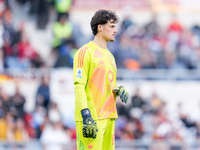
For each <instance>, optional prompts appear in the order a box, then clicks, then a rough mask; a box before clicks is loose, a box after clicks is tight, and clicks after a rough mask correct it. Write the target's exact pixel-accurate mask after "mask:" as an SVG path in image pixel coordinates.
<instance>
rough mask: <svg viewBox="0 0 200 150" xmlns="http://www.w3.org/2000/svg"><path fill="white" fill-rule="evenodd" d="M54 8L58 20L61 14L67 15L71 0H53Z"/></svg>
mask: <svg viewBox="0 0 200 150" xmlns="http://www.w3.org/2000/svg"><path fill="white" fill-rule="evenodd" d="M54 5H55V9H56V12H57V17H58V20H59V18H60V17H61V16H62V15H67V16H69V10H70V8H71V5H72V0H62V1H60V0H54Z"/></svg>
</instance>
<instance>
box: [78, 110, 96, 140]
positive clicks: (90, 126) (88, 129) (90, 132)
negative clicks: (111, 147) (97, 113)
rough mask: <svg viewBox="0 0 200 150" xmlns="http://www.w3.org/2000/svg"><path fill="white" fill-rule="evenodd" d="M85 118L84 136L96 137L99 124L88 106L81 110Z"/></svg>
mask: <svg viewBox="0 0 200 150" xmlns="http://www.w3.org/2000/svg"><path fill="white" fill-rule="evenodd" d="M81 115H82V118H83V137H85V138H93V139H95V138H96V136H97V132H98V129H97V124H96V122H95V121H94V120H93V119H92V117H91V113H90V110H89V109H88V108H86V109H83V110H81Z"/></svg>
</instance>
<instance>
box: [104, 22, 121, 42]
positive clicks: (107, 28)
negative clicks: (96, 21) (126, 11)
mask: <svg viewBox="0 0 200 150" xmlns="http://www.w3.org/2000/svg"><path fill="white" fill-rule="evenodd" d="M111 22H112V20H111ZM111 22H110V21H108V23H106V24H104V25H102V30H101V34H102V37H103V38H104V39H105V40H106V41H111V42H114V41H115V35H116V33H117V29H116V24H115V23H111Z"/></svg>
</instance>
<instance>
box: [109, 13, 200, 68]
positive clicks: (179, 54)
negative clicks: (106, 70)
mask: <svg viewBox="0 0 200 150" xmlns="http://www.w3.org/2000/svg"><path fill="white" fill-rule="evenodd" d="M111 51H112V52H113V54H114V56H115V58H116V63H117V66H118V68H128V69H133V70H134V69H136V70H137V69H199V67H200V63H199V62H200V26H199V25H198V24H194V25H191V27H185V26H184V25H183V24H181V22H180V21H179V20H178V16H177V15H176V14H172V16H171V21H170V22H169V23H168V24H166V25H165V26H161V25H160V23H159V20H158V16H157V15H156V14H152V18H151V19H150V21H149V22H147V23H145V24H144V25H137V23H136V22H134V20H133V19H132V17H131V15H126V16H125V17H124V18H122V20H121V26H120V28H119V33H118V36H117V42H115V44H114V45H112V46H111Z"/></svg>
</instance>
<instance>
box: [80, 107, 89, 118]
mask: <svg viewBox="0 0 200 150" xmlns="http://www.w3.org/2000/svg"><path fill="white" fill-rule="evenodd" d="M81 115H82V118H85V117H90V116H91V113H90V110H89V109H88V108H86V109H83V110H81Z"/></svg>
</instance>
